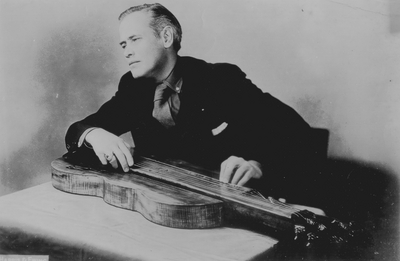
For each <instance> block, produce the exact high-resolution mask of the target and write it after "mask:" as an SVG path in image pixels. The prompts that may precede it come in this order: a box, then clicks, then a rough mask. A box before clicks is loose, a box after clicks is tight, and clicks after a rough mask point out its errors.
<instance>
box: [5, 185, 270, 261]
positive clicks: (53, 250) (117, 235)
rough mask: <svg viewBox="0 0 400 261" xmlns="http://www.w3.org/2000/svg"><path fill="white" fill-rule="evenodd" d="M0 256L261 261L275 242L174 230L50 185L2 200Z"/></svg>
mask: <svg viewBox="0 0 400 261" xmlns="http://www.w3.org/2000/svg"><path fill="white" fill-rule="evenodd" d="M0 211H1V212H0V254H3V255H4V254H21V255H32V254H35V255H48V256H49V257H50V260H252V259H253V260H259V259H263V256H266V255H267V254H268V253H269V252H270V251H271V249H272V248H273V246H274V245H275V244H277V242H278V241H277V240H276V239H273V238H271V237H268V236H265V235H262V234H258V233H255V232H251V231H247V230H243V229H238V228H229V227H222V228H213V229H174V228H168V227H163V226H160V225H156V224H154V223H152V222H150V221H148V220H147V219H145V218H144V217H143V216H142V215H141V214H140V213H137V212H133V211H129V210H125V209H121V208H116V207H114V206H111V205H108V204H107V203H105V202H104V201H103V199H102V198H98V197H91V196H81V195H75V194H69V193H65V192H62V191H59V190H57V189H55V188H54V187H53V186H52V185H51V183H50V182H49V183H44V184H42V185H39V186H35V187H32V188H28V189H25V190H21V191H18V192H15V193H12V194H9V195H5V196H2V197H0Z"/></svg>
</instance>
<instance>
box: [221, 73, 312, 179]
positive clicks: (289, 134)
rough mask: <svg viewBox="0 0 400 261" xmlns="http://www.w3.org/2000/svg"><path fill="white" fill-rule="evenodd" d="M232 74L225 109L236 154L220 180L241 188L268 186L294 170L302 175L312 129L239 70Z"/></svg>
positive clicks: (222, 168) (226, 163) (307, 156)
mask: <svg viewBox="0 0 400 261" xmlns="http://www.w3.org/2000/svg"><path fill="white" fill-rule="evenodd" d="M230 71H231V72H230V73H229V77H227V79H228V80H227V84H226V86H228V87H226V90H225V91H224V92H225V93H227V95H225V97H224V98H225V101H229V102H228V103H227V104H224V106H225V107H226V108H228V109H227V110H226V111H227V115H228V116H227V118H229V119H230V122H229V127H230V128H234V132H235V135H232V138H231V141H230V142H231V143H232V144H234V146H233V147H234V149H233V151H234V153H233V154H232V155H231V157H228V158H227V159H226V160H225V161H223V163H222V164H221V170H220V179H221V180H222V181H225V182H231V183H234V184H238V185H244V184H246V183H247V182H248V181H251V180H253V181H254V180H257V179H262V180H261V182H257V181H256V182H253V183H255V184H257V183H263V184H265V183H266V182H268V180H275V179H276V177H273V176H279V175H282V173H289V172H291V174H292V173H293V169H295V170H296V171H297V173H299V172H300V171H301V170H300V169H301V168H302V167H303V166H300V165H304V164H306V163H307V160H308V158H309V156H310V152H309V151H308V146H307V145H308V143H309V140H310V137H309V133H310V126H309V125H308V124H307V123H306V122H305V121H304V120H303V119H302V118H301V116H300V115H299V114H298V113H297V112H295V111H294V110H293V109H292V108H290V107H289V106H287V105H285V104H284V103H282V102H280V101H279V100H277V99H276V98H274V97H272V96H271V95H269V94H268V93H262V92H261V90H260V89H258V88H257V87H256V86H255V85H254V84H253V83H252V82H251V81H250V80H248V79H247V78H246V76H245V74H244V73H243V72H242V71H241V70H240V69H239V68H237V67H231V68H230ZM223 73H224V72H223ZM229 127H228V128H229ZM305 159H307V160H305ZM279 178H281V179H285V177H283V176H281V177H278V179H279ZM257 185H258V184H257Z"/></svg>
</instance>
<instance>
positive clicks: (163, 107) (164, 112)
mask: <svg viewBox="0 0 400 261" xmlns="http://www.w3.org/2000/svg"><path fill="white" fill-rule="evenodd" d="M172 92H173V91H172V90H171V89H170V88H168V86H167V85H166V84H165V83H161V84H160V85H158V86H157V88H156V91H155V93H154V109H153V117H154V118H155V119H157V120H158V121H159V122H160V123H161V124H162V125H163V126H164V127H165V128H167V129H169V128H171V127H173V126H175V121H174V119H173V118H172V114H171V107H170V105H169V102H168V100H169V98H170V97H171V94H172Z"/></svg>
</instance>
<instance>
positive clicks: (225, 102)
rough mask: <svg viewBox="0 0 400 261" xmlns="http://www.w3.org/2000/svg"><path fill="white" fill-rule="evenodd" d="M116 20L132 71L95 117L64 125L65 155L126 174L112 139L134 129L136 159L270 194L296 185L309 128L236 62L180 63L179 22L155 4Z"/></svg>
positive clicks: (124, 158) (126, 162)
mask: <svg viewBox="0 0 400 261" xmlns="http://www.w3.org/2000/svg"><path fill="white" fill-rule="evenodd" d="M119 20H120V26H119V33H120V45H121V47H122V49H123V53H124V56H125V58H126V60H127V62H128V64H129V67H130V72H128V73H126V74H125V75H124V76H122V78H121V81H120V83H119V87H118V91H117V92H116V94H115V96H114V97H112V99H111V100H109V101H108V102H106V103H105V104H104V105H103V106H102V107H101V108H100V109H99V111H98V112H96V113H94V114H92V115H90V116H88V117H87V118H85V119H83V120H82V121H79V122H76V123H74V124H73V125H71V127H70V128H69V130H68V132H67V135H66V144H67V149H68V154H69V155H70V156H77V155H79V157H83V155H96V157H97V158H98V160H99V161H100V162H101V163H102V164H103V165H107V164H110V163H113V162H116V161H118V163H119V165H120V166H121V168H122V169H123V170H124V171H128V170H129V166H132V165H133V163H134V160H133V157H132V154H131V150H132V148H130V146H129V145H128V144H127V143H126V142H124V141H123V140H122V139H121V138H120V137H119V135H121V134H123V133H125V132H128V131H131V133H132V137H133V140H134V143H135V153H139V154H141V155H159V156H167V157H171V158H180V159H184V160H187V161H189V162H192V163H197V164H201V165H203V166H205V167H208V168H220V180H221V181H224V182H230V183H233V184H237V185H241V186H244V185H245V186H252V187H255V188H257V189H259V190H261V191H266V193H268V194H269V195H276V196H280V194H281V193H283V191H288V190H290V189H291V187H293V186H296V185H298V183H297V182H298V181H300V180H303V177H302V175H301V174H302V173H303V172H304V171H305V169H306V167H307V165H309V162H310V160H312V157H311V155H312V153H311V150H310V148H309V146H308V143H309V138H310V137H309V136H310V134H309V132H310V127H309V125H308V124H307V123H306V122H304V120H303V119H302V118H301V117H300V116H299V115H298V114H297V113H296V112H295V111H294V110H292V109H291V108H289V107H288V106H286V105H284V104H283V103H281V102H280V101H278V100H276V99H275V98H273V97H272V96H271V95H269V94H267V93H262V91H261V90H260V89H258V88H257V87H256V86H255V85H254V84H253V83H252V82H251V81H250V80H248V79H247V78H246V76H245V74H244V73H243V72H242V71H241V70H240V69H239V68H238V67H236V66H234V65H230V64H222V63H221V64H209V63H206V62H204V61H201V60H198V59H195V58H191V57H180V56H179V55H178V51H179V49H180V42H181V38H182V30H181V27H180V24H179V22H178V20H177V19H176V18H175V16H174V15H173V14H172V13H170V12H169V11H168V10H167V9H166V8H165V7H163V6H162V5H160V4H150V5H147V4H146V5H141V6H136V7H132V8H129V9H128V10H126V11H125V12H123V13H122V14H121V15H120V17H119ZM113 165H114V163H113ZM114 167H116V166H114ZM282 196H284V194H282Z"/></svg>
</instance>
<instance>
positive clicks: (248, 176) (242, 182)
mask: <svg viewBox="0 0 400 261" xmlns="http://www.w3.org/2000/svg"><path fill="white" fill-rule="evenodd" d="M252 177H253V175H252V171H248V172H246V174H245V175H244V176H243V177H242V179H241V180H239V182H238V184H237V185H238V186H244V185H245V184H246V183H247V182H248V181H249V180H250V179H251V178H252Z"/></svg>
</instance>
